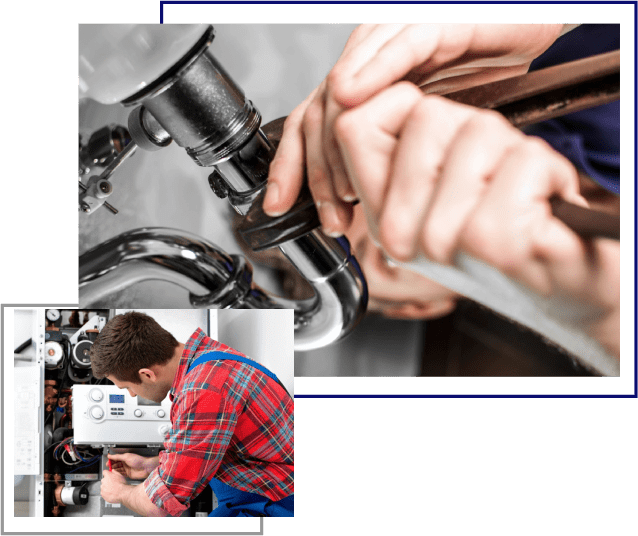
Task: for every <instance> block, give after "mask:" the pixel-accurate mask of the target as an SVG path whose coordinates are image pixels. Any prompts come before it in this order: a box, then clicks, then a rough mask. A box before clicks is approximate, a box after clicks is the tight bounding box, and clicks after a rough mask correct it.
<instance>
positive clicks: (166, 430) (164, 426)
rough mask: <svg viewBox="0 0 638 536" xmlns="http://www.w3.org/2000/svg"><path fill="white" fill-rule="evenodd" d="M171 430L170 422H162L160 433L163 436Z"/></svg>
mask: <svg viewBox="0 0 638 536" xmlns="http://www.w3.org/2000/svg"><path fill="white" fill-rule="evenodd" d="M169 430H170V428H169V426H168V424H162V426H160V427H159V433H160V434H161V435H163V436H167V435H168V431H169Z"/></svg>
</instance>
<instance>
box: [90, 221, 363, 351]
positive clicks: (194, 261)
mask: <svg viewBox="0 0 638 536" xmlns="http://www.w3.org/2000/svg"><path fill="white" fill-rule="evenodd" d="M282 251H284V254H286V256H287V257H288V258H289V259H290V261H291V262H292V263H293V265H294V266H295V267H296V268H297V270H298V271H299V272H300V273H301V275H303V276H304V277H305V278H306V279H308V281H309V282H310V284H311V285H312V287H313V289H314V291H315V295H314V297H312V298H309V299H306V300H288V299H286V298H283V297H279V296H274V295H271V294H269V293H267V292H265V291H264V290H262V289H261V288H259V287H258V286H257V285H255V284H254V282H253V280H252V267H251V266H250V263H248V262H247V261H245V260H244V259H243V258H242V257H240V256H237V255H227V254H226V253H224V252H223V251H221V250H219V248H217V247H216V246H215V245H213V244H211V243H210V242H208V241H206V240H204V239H202V238H200V237H198V236H196V235H193V234H189V233H184V232H182V231H177V230H173V229H165V228H144V229H137V230H134V231H129V232H126V233H123V234H121V235H119V236H116V237H114V238H112V239H110V240H107V241H106V242H103V243H102V244H100V245H98V246H97V247H95V248H93V249H91V250H90V251H88V252H86V253H84V254H83V255H81V256H80V274H79V275H80V280H79V292H80V304H81V306H82V307H90V306H91V305H92V304H96V303H97V302H99V301H100V300H102V299H104V298H105V297H106V296H108V295H110V294H111V293H113V292H116V291H119V290H123V289H125V288H128V287H129V286H131V285H133V284H135V283H138V282H140V281H146V280H153V279H156V280H161V281H166V282H169V283H173V284H176V285H179V286H181V287H183V288H184V289H186V290H187V291H188V292H189V296H190V301H191V304H192V305H193V306H195V307H213V308H224V309H225V308H249V309H282V308H284V309H294V310H295V350H304V351H305V350H312V349H315V348H320V347H322V346H326V345H328V344H330V343H332V342H334V341H336V340H338V339H340V338H341V337H343V336H344V335H346V334H347V333H348V332H349V331H350V330H351V329H352V328H353V327H354V326H355V325H356V324H357V323H358V322H359V320H360V319H361V317H362V316H363V314H364V313H365V308H366V304H367V298H368V295H367V287H366V285H365V280H364V279H363V278H362V274H361V271H360V268H359V267H358V265H357V264H356V261H355V260H354V258H353V257H352V255H351V253H350V250H349V245H348V244H347V241H343V240H335V239H331V238H326V237H324V236H323V235H322V234H321V233H319V232H318V231H313V232H312V233H310V234H308V235H307V236H305V237H303V238H301V239H299V240H297V241H295V242H290V243H288V244H285V245H282Z"/></svg>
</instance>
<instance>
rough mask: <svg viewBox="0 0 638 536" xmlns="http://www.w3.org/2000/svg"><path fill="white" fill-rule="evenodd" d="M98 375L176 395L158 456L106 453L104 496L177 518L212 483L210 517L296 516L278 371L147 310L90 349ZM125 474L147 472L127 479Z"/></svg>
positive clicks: (115, 321)
mask: <svg viewBox="0 0 638 536" xmlns="http://www.w3.org/2000/svg"><path fill="white" fill-rule="evenodd" d="M91 365H92V368H93V375H94V376H95V377H96V378H108V379H109V380H111V381H112V382H113V383H114V384H115V385H116V386H117V387H119V388H121V389H128V391H129V393H130V394H131V396H137V395H139V396H141V397H143V398H146V399H149V400H153V401H155V402H161V401H162V400H163V399H164V398H165V397H166V395H167V394H169V393H170V398H171V401H172V407H171V429H170V435H169V437H168V438H167V439H166V441H165V443H164V447H165V450H163V451H162V452H160V454H159V456H157V457H155V458H143V457H141V456H138V455H135V454H132V453H128V454H114V455H109V459H110V460H112V461H113V462H115V463H114V464H113V471H104V473H103V479H102V486H101V494H102V497H103V498H104V499H105V500H106V501H108V502H110V503H121V504H123V505H124V506H126V507H127V508H129V509H131V510H133V511H135V512H137V513H138V514H140V515H143V516H166V515H170V516H179V515H182V514H183V513H184V511H185V510H186V509H187V508H188V506H189V502H190V501H191V500H192V499H194V498H195V497H197V496H198V495H199V494H200V493H201V492H202V490H203V489H204V488H205V487H206V486H207V485H209V484H210V486H211V487H212V488H213V491H214V492H215V494H216V496H217V499H218V502H219V505H220V506H219V507H218V508H216V509H215V510H213V512H212V513H211V516H292V515H293V511H294V495H293V493H294V466H293V400H292V397H291V396H290V395H289V394H288V392H287V391H286V389H285V388H284V387H283V385H282V384H281V383H280V382H279V381H278V380H277V378H276V376H275V375H274V374H272V373H271V372H270V371H268V370H267V369H265V368H264V367H262V366H261V365H259V364H257V363H255V362H252V361H250V360H249V359H247V358H246V356H244V355H243V354H241V353H239V352H237V351H236V350H233V349H232V348H230V347H228V346H226V345H224V344H222V343H220V342H218V341H215V340H213V339H210V338H209V337H207V336H206V335H205V334H204V332H203V331H201V330H200V329H197V330H196V331H195V332H194V333H193V335H192V336H191V337H190V339H189V340H188V342H187V343H186V344H182V343H178V342H177V341H176V340H175V338H174V337H173V336H172V335H171V334H170V333H169V332H168V331H166V330H165V329H163V328H162V327H161V326H160V325H159V324H158V323H157V322H156V321H155V320H153V319H152V318H151V317H149V316H147V315H145V314H142V313H137V312H129V313H126V314H124V315H118V316H115V317H114V318H112V319H111V320H110V321H109V322H108V323H107V324H106V326H105V327H104V329H103V330H102V332H101V333H100V335H99V336H98V338H97V339H96V341H95V343H94V345H93V347H92V349H91ZM124 475H126V476H128V477H129V478H133V479H145V480H144V483H143V484H142V485H138V486H131V485H127V484H126V480H125V478H124Z"/></svg>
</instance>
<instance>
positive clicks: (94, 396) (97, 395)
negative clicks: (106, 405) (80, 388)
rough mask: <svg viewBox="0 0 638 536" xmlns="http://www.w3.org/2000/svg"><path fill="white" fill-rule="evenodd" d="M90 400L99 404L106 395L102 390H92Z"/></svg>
mask: <svg viewBox="0 0 638 536" xmlns="http://www.w3.org/2000/svg"><path fill="white" fill-rule="evenodd" d="M89 398H90V399H91V400H93V401H94V402H99V401H100V400H102V399H103V398H104V394H102V391H101V390H100V389H91V391H90V392H89Z"/></svg>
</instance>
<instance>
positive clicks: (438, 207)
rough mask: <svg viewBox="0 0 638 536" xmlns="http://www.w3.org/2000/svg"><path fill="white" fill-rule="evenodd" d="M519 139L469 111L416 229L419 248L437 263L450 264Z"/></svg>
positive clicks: (499, 120)
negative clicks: (501, 164)
mask: <svg viewBox="0 0 638 536" xmlns="http://www.w3.org/2000/svg"><path fill="white" fill-rule="evenodd" d="M523 140H524V136H523V134H521V133H520V132H519V131H518V130H516V129H515V128H513V127H512V126H511V125H510V124H509V123H508V122H507V121H506V120H505V119H504V118H503V116H501V115H500V114H497V113H496V112H488V111H481V112H473V113H472V116H471V117H470V118H469V119H468V120H467V121H466V122H465V123H464V124H463V125H462V127H461V128H460V129H459V130H458V132H457V133H456V135H455V137H454V140H453V142H452V143H451V144H450V147H449V149H448V151H447V153H446V155H445V163H444V165H443V166H442V170H441V176H440V180H439V181H438V184H437V187H436V189H435V190H434V192H433V194H432V201H431V203H430V204H429V207H427V208H426V209H425V210H424V217H423V223H422V224H421V225H420V227H419V229H420V237H419V240H420V243H419V246H420V249H421V250H422V252H423V253H424V254H425V256H426V257H428V258H429V259H432V260H433V261H436V262H438V263H443V264H449V263H451V262H452V260H453V257H454V252H455V250H456V248H457V242H458V240H459V236H460V233H461V231H462V230H463V228H464V227H465V223H466V220H467V218H468V217H469V216H470V214H472V212H473V211H474V209H475V207H476V206H477V204H478V203H479V201H480V199H481V197H482V196H483V195H484V193H485V191H486V189H487V187H488V184H489V182H490V180H491V179H492V176H493V174H494V173H495V171H496V169H497V168H498V166H499V165H500V163H501V161H502V159H503V158H504V156H505V155H506V154H507V152H508V151H509V150H510V148H511V147H513V146H515V145H516V144H519V143H521V142H522V141H523Z"/></svg>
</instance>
